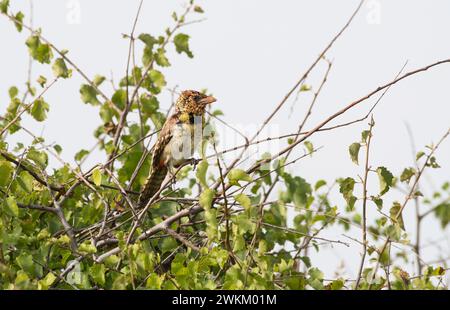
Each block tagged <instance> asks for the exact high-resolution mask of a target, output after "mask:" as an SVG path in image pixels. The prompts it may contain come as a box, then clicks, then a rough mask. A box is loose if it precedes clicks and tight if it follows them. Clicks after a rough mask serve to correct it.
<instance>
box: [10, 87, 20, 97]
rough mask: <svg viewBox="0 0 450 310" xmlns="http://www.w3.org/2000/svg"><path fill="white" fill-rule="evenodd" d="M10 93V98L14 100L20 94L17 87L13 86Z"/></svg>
mask: <svg viewBox="0 0 450 310" xmlns="http://www.w3.org/2000/svg"><path fill="white" fill-rule="evenodd" d="M8 93H9V98H11V99H14V98H16V97H17V95H18V94H19V90H18V89H17V87H15V86H12V87H10V88H9V90H8Z"/></svg>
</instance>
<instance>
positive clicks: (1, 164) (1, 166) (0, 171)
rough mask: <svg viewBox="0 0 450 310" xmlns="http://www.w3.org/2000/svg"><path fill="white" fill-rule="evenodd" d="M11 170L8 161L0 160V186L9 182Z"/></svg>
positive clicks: (12, 169)
mask: <svg viewBox="0 0 450 310" xmlns="http://www.w3.org/2000/svg"><path fill="white" fill-rule="evenodd" d="M13 172H14V168H13V167H12V166H11V164H10V163H9V162H6V161H0V187H3V186H6V185H8V184H9V182H10V181H11V180H10V179H11V176H12V174H13Z"/></svg>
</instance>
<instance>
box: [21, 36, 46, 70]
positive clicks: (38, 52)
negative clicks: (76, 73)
mask: <svg viewBox="0 0 450 310" xmlns="http://www.w3.org/2000/svg"><path fill="white" fill-rule="evenodd" d="M25 44H26V45H27V46H28V50H29V52H30V55H31V57H33V59H34V60H36V61H38V62H40V63H46V64H49V63H50V61H51V59H52V58H53V53H52V49H51V47H50V45H48V44H45V43H42V42H41V39H40V38H39V36H37V35H32V36H31V37H29V38H28V40H27V41H26V42H25Z"/></svg>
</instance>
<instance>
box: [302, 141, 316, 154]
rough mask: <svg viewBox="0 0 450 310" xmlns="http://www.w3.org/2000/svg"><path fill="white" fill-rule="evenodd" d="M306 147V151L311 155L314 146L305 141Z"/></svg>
mask: <svg viewBox="0 0 450 310" xmlns="http://www.w3.org/2000/svg"><path fill="white" fill-rule="evenodd" d="M304 144H305V147H306V149H307V150H308V153H310V154H311V155H312V152H313V151H314V146H313V144H312V143H311V142H309V141H305V142H304Z"/></svg>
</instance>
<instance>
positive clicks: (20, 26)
mask: <svg viewBox="0 0 450 310" xmlns="http://www.w3.org/2000/svg"><path fill="white" fill-rule="evenodd" d="M24 17H25V15H23V13H22V12H20V11H19V12H18V13H17V14H16V16H14V18H15V20H14V25H15V26H16V29H17V31H19V32H22V29H23V24H22V23H23V18H24Z"/></svg>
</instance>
